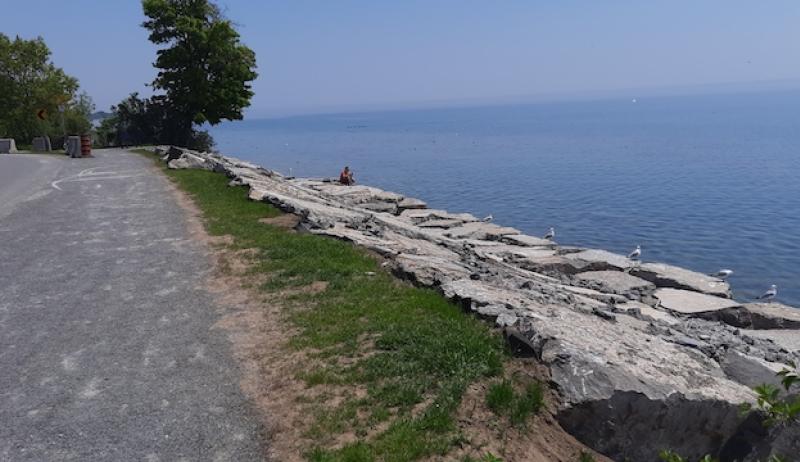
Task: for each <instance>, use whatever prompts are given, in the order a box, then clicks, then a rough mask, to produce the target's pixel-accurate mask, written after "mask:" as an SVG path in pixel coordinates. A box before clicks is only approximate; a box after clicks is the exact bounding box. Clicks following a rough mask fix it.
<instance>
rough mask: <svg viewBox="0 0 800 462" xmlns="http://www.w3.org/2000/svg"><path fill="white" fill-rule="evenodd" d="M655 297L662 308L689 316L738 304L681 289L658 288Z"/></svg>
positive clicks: (729, 300)
mask: <svg viewBox="0 0 800 462" xmlns="http://www.w3.org/2000/svg"><path fill="white" fill-rule="evenodd" d="M655 297H656V298H657V299H658V300H659V305H660V306H661V307H662V308H664V309H666V310H669V311H672V312H675V313H679V314H685V315H690V316H701V317H706V316H708V314H709V313H715V312H718V311H721V310H725V309H728V308H734V307H738V306H740V304H739V303H738V302H736V301H734V300H731V299H727V298H722V297H715V296H713V295H706V294H701V293H699V292H692V291H689V290H681V289H669V288H666V289H658V290H656V291H655Z"/></svg>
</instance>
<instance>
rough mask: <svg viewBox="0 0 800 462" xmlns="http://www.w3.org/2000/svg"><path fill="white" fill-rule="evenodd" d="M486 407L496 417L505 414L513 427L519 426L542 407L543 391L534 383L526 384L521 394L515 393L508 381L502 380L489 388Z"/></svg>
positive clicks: (539, 385)
mask: <svg viewBox="0 0 800 462" xmlns="http://www.w3.org/2000/svg"><path fill="white" fill-rule="evenodd" d="M486 405H487V406H488V407H489V409H491V410H492V411H494V412H495V413H496V414H498V415H506V414H507V415H508V417H509V420H510V421H511V423H512V424H513V425H515V426H520V425H524V424H525V422H526V421H527V420H528V417H529V416H530V415H532V414H536V413H537V412H539V410H541V408H542V406H544V391H543V390H542V386H541V384H539V383H538V382H534V383H528V384H526V385H525V388H524V390H523V391H522V393H517V392H516V391H515V389H514V384H513V383H512V382H511V381H510V380H503V381H502V382H499V383H494V384H492V385H490V386H489V391H488V392H487V394H486Z"/></svg>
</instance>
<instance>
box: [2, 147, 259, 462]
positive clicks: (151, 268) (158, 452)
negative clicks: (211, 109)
mask: <svg viewBox="0 0 800 462" xmlns="http://www.w3.org/2000/svg"><path fill="white" fill-rule="evenodd" d="M209 269H210V268H209V262H208V261H207V259H206V257H205V256H204V254H203V248H202V246H201V245H200V244H198V243H196V242H194V241H192V240H190V239H189V236H188V233H187V229H186V223H185V221H184V214H183V212H182V210H181V209H180V207H179V206H178V205H177V204H176V203H175V201H174V200H173V197H172V195H171V193H170V192H169V191H168V188H167V180H166V179H165V178H164V177H163V176H162V175H160V174H158V173H156V172H154V170H153V168H152V163H151V161H149V160H147V159H144V158H142V157H141V156H138V155H136V154H132V153H127V152H125V151H119V150H110V151H101V152H99V153H97V154H96V158H94V159H68V158H66V157H61V156H50V155H5V154H0V460H2V461H6V460H8V461H37V462H38V461H73V460H74V461H112V460H113V461H128V460H131V461H133V460H137V461H177V460H192V461H194V460H226V461H227V460H231V461H250V460H263V455H264V454H265V448H264V443H263V438H262V435H263V429H262V426H261V424H260V418H259V416H258V414H257V413H256V411H255V410H254V406H253V405H252V404H251V403H250V402H249V401H248V400H247V398H246V397H245V396H244V395H243V394H242V392H241V390H240V388H239V379H240V377H241V375H240V371H239V370H238V366H237V364H236V362H235V361H234V359H233V357H232V354H231V352H230V345H229V343H228V341H227V339H226V336H225V333H224V332H223V331H221V330H220V329H214V328H213V325H214V323H215V322H216V321H217V320H218V319H219V318H220V316H221V315H220V313H219V311H218V310H217V308H216V307H215V306H214V302H213V298H212V296H211V295H210V294H209V293H207V292H206V290H205V289H204V288H203V279H204V277H205V276H206V275H207V274H208V271H209Z"/></svg>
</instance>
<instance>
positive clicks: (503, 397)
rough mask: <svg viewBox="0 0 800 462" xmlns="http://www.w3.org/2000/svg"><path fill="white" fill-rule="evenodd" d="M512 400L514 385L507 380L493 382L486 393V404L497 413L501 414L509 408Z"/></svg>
mask: <svg viewBox="0 0 800 462" xmlns="http://www.w3.org/2000/svg"><path fill="white" fill-rule="evenodd" d="M513 402H514V385H513V384H512V383H511V381H509V380H503V381H502V382H499V383H493V384H492V385H490V386H489V392H488V393H486V405H487V406H488V407H489V409H491V410H492V411H494V412H495V413H497V414H503V413H505V412H508V410H509V409H511V404H512V403H513Z"/></svg>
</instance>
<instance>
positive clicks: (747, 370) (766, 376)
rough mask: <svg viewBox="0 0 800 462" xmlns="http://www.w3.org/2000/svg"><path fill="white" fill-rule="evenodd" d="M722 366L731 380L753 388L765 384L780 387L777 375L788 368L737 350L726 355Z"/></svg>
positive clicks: (721, 363)
mask: <svg viewBox="0 0 800 462" xmlns="http://www.w3.org/2000/svg"><path fill="white" fill-rule="evenodd" d="M720 366H722V370H723V371H724V372H725V375H726V376H727V377H728V378H729V379H731V380H733V381H735V382H737V383H741V384H742V385H747V386H748V387H751V388H752V387H756V386H758V385H762V384H765V383H768V384H771V385H775V386H778V387H780V380H779V378H778V377H776V374H777V373H778V372H780V371H781V370H782V369H784V368H785V367H786V366H785V365H784V364H778V363H771V362H768V361H765V360H763V359H760V358H754V357H752V356H749V355H745V354H743V353H740V352H738V351H736V350H730V351H728V352H727V353H725V357H724V358H723V359H722V361H720Z"/></svg>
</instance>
